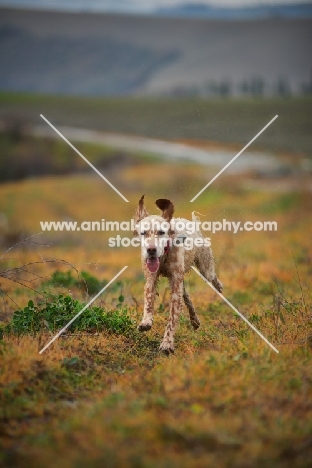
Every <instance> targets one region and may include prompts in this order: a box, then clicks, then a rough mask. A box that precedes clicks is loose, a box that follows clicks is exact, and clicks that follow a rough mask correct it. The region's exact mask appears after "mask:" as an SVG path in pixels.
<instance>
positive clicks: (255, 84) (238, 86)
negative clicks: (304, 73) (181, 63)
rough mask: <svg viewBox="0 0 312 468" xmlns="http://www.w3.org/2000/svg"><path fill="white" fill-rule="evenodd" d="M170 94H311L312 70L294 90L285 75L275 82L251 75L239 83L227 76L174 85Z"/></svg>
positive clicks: (223, 95)
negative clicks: (308, 77)
mask: <svg viewBox="0 0 312 468" xmlns="http://www.w3.org/2000/svg"><path fill="white" fill-rule="evenodd" d="M170 94H171V95H172V96H177V97H179V96H206V97H210V96H218V97H225V98H226V97H229V96H254V97H261V96H263V97H265V96H279V97H286V96H290V95H297V96H298V95H311V94H312V71H311V75H310V79H309V80H308V81H306V82H303V83H301V84H300V86H299V87H298V89H296V90H294V89H293V88H292V87H291V86H290V84H289V81H288V79H287V78H286V77H283V76H281V77H278V78H277V79H276V80H275V82H273V83H268V82H266V81H265V79H264V78H263V77H262V76H253V77H251V78H249V79H243V80H241V81H240V82H239V83H233V82H232V81H231V80H230V79H229V78H224V79H221V80H219V81H217V80H208V81H207V83H206V84H204V85H202V86H200V85H198V86H196V85H191V86H176V87H175V88H174V89H173V90H172V91H171V93H170Z"/></svg>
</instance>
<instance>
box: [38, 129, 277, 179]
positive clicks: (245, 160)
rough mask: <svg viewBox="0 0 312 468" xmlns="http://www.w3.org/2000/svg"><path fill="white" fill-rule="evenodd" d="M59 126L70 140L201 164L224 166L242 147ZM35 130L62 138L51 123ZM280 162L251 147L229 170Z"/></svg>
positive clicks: (274, 167)
mask: <svg viewBox="0 0 312 468" xmlns="http://www.w3.org/2000/svg"><path fill="white" fill-rule="evenodd" d="M58 130H59V131H60V132H61V133H62V134H63V135H64V136H65V137H66V138H67V139H68V140H69V141H71V142H88V143H96V144H102V145H105V146H109V147H112V148H116V149H120V150H126V151H136V152H146V153H150V154H154V155H157V156H160V157H162V158H164V159H170V160H175V161H176V162H184V161H193V162H195V163H198V164H203V165H208V166H216V167H223V166H225V165H226V164H227V163H228V162H229V161H230V160H231V159H232V158H233V157H234V156H235V155H236V154H237V153H238V151H240V149H241V148H239V149H238V150H237V151H235V150H234V149H231V148H227V147H222V146H220V145H217V144H215V145H213V144H210V145H208V144H205V143H204V142H203V144H202V147H198V144H197V145H196V146H192V145H191V143H190V144H186V143H182V142H181V143H180V142H172V141H164V140H156V139H151V138H145V137H139V136H133V135H125V134H117V133H104V132H97V131H94V130H87V129H78V128H72V127H58ZM33 133H34V135H35V136H40V137H49V138H60V137H59V136H58V135H57V134H56V133H55V132H54V131H53V130H52V129H51V128H49V126H48V125H38V126H36V127H34V129H33ZM246 143H247V142H246ZM86 157H87V155H86ZM281 166H282V163H281V162H280V160H279V159H278V158H277V157H276V156H275V155H274V154H273V153H269V152H260V151H252V149H248V150H246V151H244V153H243V154H242V155H241V156H239V158H238V159H237V160H236V161H235V162H234V163H233V164H232V165H231V166H229V168H228V169H227V172H228V173H232V174H239V173H243V172H246V171H249V170H256V171H261V170H264V171H270V170H272V171H273V170H277V169H278V168H280V167H281Z"/></svg>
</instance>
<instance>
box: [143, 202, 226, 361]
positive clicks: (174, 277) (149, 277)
mask: <svg viewBox="0 0 312 468" xmlns="http://www.w3.org/2000/svg"><path fill="white" fill-rule="evenodd" d="M156 205H157V207H158V208H159V209H160V210H161V212H162V213H161V215H160V216H158V215H149V213H148V212H147V210H146V208H145V205H144V195H143V196H142V197H141V199H140V200H139V204H138V207H137V209H136V213H135V215H134V222H135V226H136V230H135V231H134V235H136V236H140V237H141V259H142V268H143V272H144V275H145V279H146V283H145V288H144V314H143V319H142V322H141V323H140V325H139V326H138V329H139V330H140V331H147V330H150V328H151V327H152V324H153V314H154V301H155V296H156V293H157V281H158V278H159V276H165V277H167V278H168V280H169V283H170V291H171V293H170V313H169V320H168V323H167V326H166V330H165V334H164V338H163V341H162V343H161V345H160V348H159V349H160V350H161V351H163V352H164V353H165V354H167V355H169V354H170V353H173V352H174V334H175V331H176V328H177V325H178V320H179V315H180V312H181V309H182V299H183V300H184V303H185V305H186V307H187V309H188V311H189V315H190V320H191V324H192V326H193V328H194V329H197V328H198V327H199V326H200V321H199V319H198V317H197V315H196V312H195V309H194V306H193V304H192V301H191V299H190V297H189V295H188V293H187V292H186V290H185V287H184V275H185V273H187V272H188V271H189V270H190V268H191V266H192V265H195V266H196V267H197V268H198V270H199V271H200V273H201V274H202V275H203V276H204V277H205V278H207V280H208V281H210V282H211V283H212V284H213V286H214V287H215V288H216V289H217V290H218V291H220V292H222V289H223V286H222V283H221V282H220V281H219V280H218V278H217V276H216V274H215V267H214V259H213V254H212V251H211V248H210V243H209V244H208V243H207V239H204V237H203V235H202V233H201V232H200V230H197V229H194V231H195V232H193V233H190V230H187V229H184V228H183V227H182V229H179V230H177V229H176V226H177V225H178V224H179V223H178V221H180V227H181V224H182V225H183V226H187V223H189V221H188V220H186V219H183V218H173V213H174V205H173V203H172V202H171V201H170V200H167V199H159V200H156Z"/></svg>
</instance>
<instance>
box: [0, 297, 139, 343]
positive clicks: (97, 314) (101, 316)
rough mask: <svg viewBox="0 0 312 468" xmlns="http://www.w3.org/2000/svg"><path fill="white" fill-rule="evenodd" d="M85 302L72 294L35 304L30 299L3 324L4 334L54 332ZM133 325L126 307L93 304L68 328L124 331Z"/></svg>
mask: <svg viewBox="0 0 312 468" xmlns="http://www.w3.org/2000/svg"><path fill="white" fill-rule="evenodd" d="M84 306H85V303H81V302H80V301H78V300H76V299H73V298H72V297H70V296H63V295H62V294H60V295H58V296H57V297H56V298H54V299H53V300H52V301H50V302H46V303H44V304H38V305H35V304H34V303H33V301H29V302H28V305H27V306H26V307H24V309H22V310H17V311H15V312H14V314H13V317H12V319H11V321H10V323H9V324H8V325H6V326H4V327H3V333H4V334H15V335H25V334H36V333H38V332H40V331H42V330H47V329H48V330H50V331H52V332H55V331H58V330H60V329H61V328H62V327H64V326H65V325H66V324H67V323H68V322H69V321H70V320H71V319H72V318H73V317H74V316H75V315H76V314H77V313H78V312H79V311H80V310H81V309H83V307H84ZM133 326H134V321H133V320H132V318H131V317H130V315H129V310H128V308H127V307H123V308H122V307H119V308H117V309H116V310H105V309H103V308H101V307H97V306H90V307H88V309H86V310H85V311H84V312H83V313H82V314H81V315H80V316H79V317H78V318H77V319H76V320H75V321H74V322H73V323H72V324H71V325H70V327H69V330H70V331H84V332H94V331H103V330H108V331H110V332H112V333H117V334H122V333H125V332H126V331H127V330H129V328H131V327H133Z"/></svg>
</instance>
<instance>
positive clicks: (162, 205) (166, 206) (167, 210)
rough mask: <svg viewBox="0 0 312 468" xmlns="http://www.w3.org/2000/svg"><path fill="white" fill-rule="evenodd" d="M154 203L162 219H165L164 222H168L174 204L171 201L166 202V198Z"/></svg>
mask: <svg viewBox="0 0 312 468" xmlns="http://www.w3.org/2000/svg"><path fill="white" fill-rule="evenodd" d="M155 203H156V205H157V207H158V208H159V209H160V210H161V211H162V214H161V215H162V217H163V218H165V220H166V221H168V222H170V221H171V218H172V216H173V213H174V204H173V203H172V201H170V200H167V198H159V199H158V200H156V202H155Z"/></svg>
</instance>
